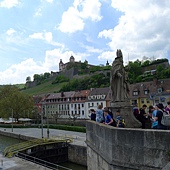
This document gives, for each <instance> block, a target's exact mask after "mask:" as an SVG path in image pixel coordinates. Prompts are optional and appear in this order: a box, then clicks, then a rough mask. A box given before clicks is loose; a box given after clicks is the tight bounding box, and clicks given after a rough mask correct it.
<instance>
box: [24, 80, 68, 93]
mask: <svg viewBox="0 0 170 170" xmlns="http://www.w3.org/2000/svg"><path fill="white" fill-rule="evenodd" d="M52 81H53V80H51V81H47V82H45V83H43V84H40V85H37V86H35V87H32V88H28V89H26V90H22V92H24V93H27V94H30V95H38V94H47V93H55V92H57V91H59V90H60V89H61V87H62V86H63V85H64V84H66V83H58V84H52Z"/></svg>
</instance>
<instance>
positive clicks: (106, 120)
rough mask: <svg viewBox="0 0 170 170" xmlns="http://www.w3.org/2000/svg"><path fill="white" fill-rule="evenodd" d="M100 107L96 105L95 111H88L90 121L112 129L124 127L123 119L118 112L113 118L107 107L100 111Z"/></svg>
mask: <svg viewBox="0 0 170 170" xmlns="http://www.w3.org/2000/svg"><path fill="white" fill-rule="evenodd" d="M102 108H103V107H102V105H98V107H97V109H96V110H94V109H90V113H91V114H90V117H91V120H93V121H96V122H99V123H103V124H105V125H110V126H114V127H125V122H124V119H122V117H121V116H120V111H119V110H117V111H116V118H115V119H114V118H113V113H112V112H111V110H110V109H109V108H108V107H105V108H104V109H102Z"/></svg>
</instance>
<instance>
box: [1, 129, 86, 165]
mask: <svg viewBox="0 0 170 170" xmlns="http://www.w3.org/2000/svg"><path fill="white" fill-rule="evenodd" d="M0 135H3V136H8V137H12V138H16V139H21V140H32V139H35V138H39V139H41V138H42V129H39V128H23V129H22V128H15V129H13V132H12V130H11V128H6V129H5V128H0ZM43 136H44V137H47V129H43ZM58 136H59V137H60V136H64V137H70V138H72V139H73V143H71V144H70V145H69V148H68V149H69V155H68V159H69V161H70V162H73V163H76V164H80V165H82V166H87V146H86V143H85V140H86V134H85V133H81V132H72V131H64V130H57V129H50V133H49V138H55V137H58Z"/></svg>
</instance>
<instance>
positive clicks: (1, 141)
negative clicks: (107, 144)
mask: <svg viewBox="0 0 170 170" xmlns="http://www.w3.org/2000/svg"><path fill="white" fill-rule="evenodd" d="M19 142H23V141H22V140H19V139H15V138H10V137H6V136H2V135H0V154H2V153H3V151H4V149H5V148H6V147H7V146H10V145H14V144H16V143H19ZM62 166H65V167H68V168H72V169H73V170H87V168H86V167H84V166H80V165H77V164H74V163H71V162H66V163H63V164H62Z"/></svg>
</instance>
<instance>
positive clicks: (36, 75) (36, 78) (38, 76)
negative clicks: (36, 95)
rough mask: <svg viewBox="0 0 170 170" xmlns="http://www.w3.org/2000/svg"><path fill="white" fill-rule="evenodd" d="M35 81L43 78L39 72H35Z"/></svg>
mask: <svg viewBox="0 0 170 170" xmlns="http://www.w3.org/2000/svg"><path fill="white" fill-rule="evenodd" d="M33 77H34V81H35V80H37V81H40V80H41V76H40V75H39V74H34V76H33Z"/></svg>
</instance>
